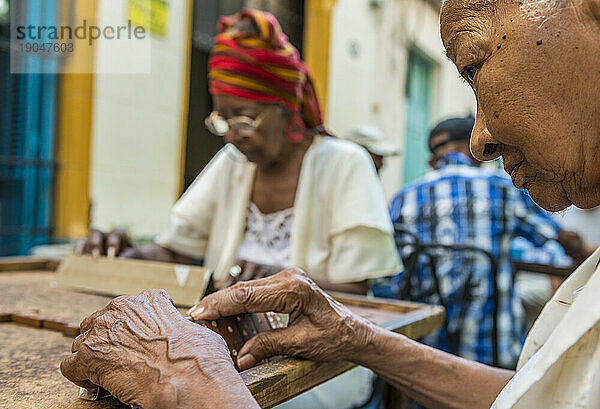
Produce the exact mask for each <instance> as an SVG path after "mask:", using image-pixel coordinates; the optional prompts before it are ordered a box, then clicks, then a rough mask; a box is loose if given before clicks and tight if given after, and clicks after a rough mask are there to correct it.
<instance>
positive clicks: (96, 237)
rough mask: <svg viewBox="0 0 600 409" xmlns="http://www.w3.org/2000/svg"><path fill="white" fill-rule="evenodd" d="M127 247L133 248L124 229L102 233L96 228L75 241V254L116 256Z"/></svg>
mask: <svg viewBox="0 0 600 409" xmlns="http://www.w3.org/2000/svg"><path fill="white" fill-rule="evenodd" d="M128 249H133V244H131V240H129V236H128V235H127V233H126V232H125V230H123V229H119V228H118V229H114V230H112V231H111V232H108V233H104V232H102V231H101V230H98V229H90V235H89V236H88V237H87V238H85V239H81V240H79V241H78V242H77V245H76V246H75V254H77V255H82V254H91V255H93V256H94V257H97V256H101V255H102V256H108V257H117V256H119V255H122V254H123V253H124V252H125V251H126V250H128Z"/></svg>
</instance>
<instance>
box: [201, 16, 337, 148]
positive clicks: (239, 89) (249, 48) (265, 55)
mask: <svg viewBox="0 0 600 409" xmlns="http://www.w3.org/2000/svg"><path fill="white" fill-rule="evenodd" d="M243 19H249V20H250V21H251V22H253V23H254V25H255V26H256V28H257V30H258V35H256V34H254V33H247V32H238V31H235V30H234V31H227V30H229V29H231V28H232V27H233V26H234V24H235V23H237V22H239V21H241V20H243ZM217 32H218V33H219V34H218V35H217V36H216V38H215V45H214V48H213V52H212V55H211V58H210V60H209V63H208V70H209V73H208V79H209V89H210V93H211V94H213V95H219V94H227V95H233V96H236V97H240V98H244V99H248V100H252V101H259V102H264V103H271V104H281V105H283V106H285V107H286V108H287V109H288V110H289V111H290V112H291V114H292V117H291V124H293V125H294V126H293V128H295V129H293V130H292V126H288V129H287V130H286V136H287V138H288V139H289V140H290V141H292V142H299V141H300V140H302V138H303V135H304V130H305V129H306V128H309V129H314V130H315V131H317V132H319V133H326V131H325V129H324V127H323V121H322V118H321V110H320V108H319V102H318V101H317V97H316V94H315V90H314V87H313V83H312V80H311V78H310V73H309V71H308V68H307V67H306V65H305V64H304V62H302V60H301V59H300V54H299V53H298V50H296V48H295V47H294V46H293V45H292V44H291V43H290V42H289V41H288V38H287V36H286V35H285V34H284V33H283V31H282V30H281V27H280V25H279V22H278V21H277V19H276V18H275V17H274V16H273V15H272V14H271V13H268V12H264V11H259V10H251V9H244V10H242V11H241V12H239V13H238V14H235V15H233V16H224V17H221V18H220V19H219V22H218V25H217Z"/></svg>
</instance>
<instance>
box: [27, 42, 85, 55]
mask: <svg viewBox="0 0 600 409" xmlns="http://www.w3.org/2000/svg"><path fill="white" fill-rule="evenodd" d="M20 47H21V52H23V53H72V52H73V51H74V50H75V45H74V44H73V43H21V44H20Z"/></svg>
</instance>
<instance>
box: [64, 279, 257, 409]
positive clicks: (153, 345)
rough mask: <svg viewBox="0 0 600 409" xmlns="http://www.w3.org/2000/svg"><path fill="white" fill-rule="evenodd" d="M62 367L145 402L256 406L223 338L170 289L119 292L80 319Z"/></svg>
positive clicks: (83, 380) (80, 381) (77, 378)
mask: <svg viewBox="0 0 600 409" xmlns="http://www.w3.org/2000/svg"><path fill="white" fill-rule="evenodd" d="M81 332H82V334H81V335H79V336H78V337H77V338H76V339H75V341H74V342H73V346H72V352H73V354H72V355H70V356H68V357H66V358H65V359H64V360H63V361H62V362H61V365H60V370H61V372H62V374H63V375H64V376H65V377H66V378H67V379H69V380H70V381H71V382H73V383H75V384H76V385H79V386H82V387H85V388H87V389H89V390H93V389H95V387H96V385H98V386H102V387H103V388H104V389H106V390H108V391H109V392H110V393H111V394H112V395H113V396H115V397H116V398H117V399H119V400H120V401H122V402H124V403H127V404H131V405H136V406H140V407H142V408H165V407H169V408H171V407H172V408H179V407H182V408H183V407H194V408H205V407H206V408H208V407H256V406H255V405H256V403H255V402H254V400H253V399H252V397H251V395H250V393H249V391H248V389H246V387H245V385H244V383H243V381H242V379H241V378H240V376H239V375H238V373H237V371H236V370H235V368H234V366H233V362H232V361H231V358H230V356H229V351H228V349H227V345H226V344H225V341H224V340H223V338H221V337H220V336H219V335H218V334H216V333H214V332H213V331H211V330H209V329H207V328H203V327H202V326H200V325H198V324H195V323H192V322H190V321H188V320H186V319H185V318H184V317H183V316H182V315H181V314H180V313H179V311H177V310H176V309H175V307H174V306H173V304H172V301H171V299H170V297H169V295H168V294H167V293H166V292H165V291H164V290H146V291H144V292H143V293H141V294H140V295H137V296H125V297H118V298H116V299H114V300H113V301H111V302H110V303H109V304H108V305H107V306H106V307H105V308H103V309H101V310H99V311H96V312H95V313H93V314H91V315H90V316H88V317H87V318H85V319H84V320H83V321H82V323H81Z"/></svg>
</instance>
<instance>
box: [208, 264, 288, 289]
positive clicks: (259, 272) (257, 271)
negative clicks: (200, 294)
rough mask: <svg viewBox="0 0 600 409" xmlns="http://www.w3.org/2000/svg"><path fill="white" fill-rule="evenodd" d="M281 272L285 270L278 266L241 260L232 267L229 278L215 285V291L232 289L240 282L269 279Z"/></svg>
mask: <svg viewBox="0 0 600 409" xmlns="http://www.w3.org/2000/svg"><path fill="white" fill-rule="evenodd" d="M236 267H237V268H236ZM281 270H283V268H281V267H277V266H268V265H264V264H257V263H253V262H251V261H246V260H239V261H237V263H236V265H235V266H234V267H232V269H231V272H230V274H228V275H227V278H225V279H224V280H221V281H218V282H216V283H215V289H216V290H222V289H224V288H228V287H231V286H232V285H234V284H235V283H237V282H238V281H250V280H257V279H259V278H264V277H269V276H272V275H274V274H276V273H278V272H280V271H281ZM233 273H235V274H233Z"/></svg>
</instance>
